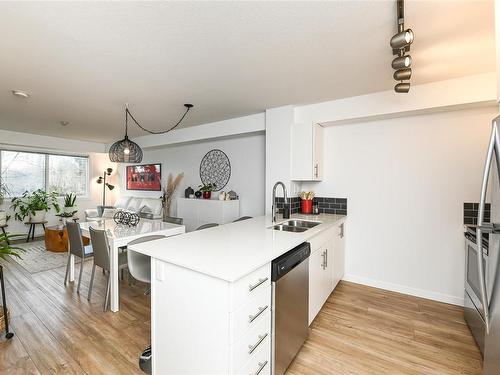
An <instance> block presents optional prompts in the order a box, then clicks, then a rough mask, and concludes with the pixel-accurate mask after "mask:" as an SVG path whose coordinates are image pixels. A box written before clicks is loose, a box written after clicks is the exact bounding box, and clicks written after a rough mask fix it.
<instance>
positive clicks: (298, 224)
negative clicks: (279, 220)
mask: <svg viewBox="0 0 500 375" xmlns="http://www.w3.org/2000/svg"><path fill="white" fill-rule="evenodd" d="M320 224H321V223H318V222H313V221H304V220H289V221H287V222H286V223H283V225H288V226H290V227H302V228H307V229H309V228H314V227H315V226H316V225H320Z"/></svg>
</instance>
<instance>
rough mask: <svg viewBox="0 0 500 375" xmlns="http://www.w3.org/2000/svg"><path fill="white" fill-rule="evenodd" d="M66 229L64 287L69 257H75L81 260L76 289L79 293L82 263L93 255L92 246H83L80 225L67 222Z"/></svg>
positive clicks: (67, 273) (66, 279)
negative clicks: (66, 253) (66, 257)
mask: <svg viewBox="0 0 500 375" xmlns="http://www.w3.org/2000/svg"><path fill="white" fill-rule="evenodd" d="M66 229H67V231H68V242H69V252H68V264H67V265H66V275H65V276H64V285H65V286H66V283H67V281H68V275H69V267H70V258H71V256H70V255H74V256H77V257H79V258H80V259H81V262H80V275H79V276H78V288H77V289H76V292H77V293H80V284H81V283H82V272H83V263H84V261H85V259H88V258H90V257H92V256H93V255H94V252H93V248H92V245H87V246H84V245H83V240H82V230H81V229H80V224H78V223H72V222H67V223H66Z"/></svg>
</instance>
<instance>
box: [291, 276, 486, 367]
mask: <svg viewBox="0 0 500 375" xmlns="http://www.w3.org/2000/svg"><path fill="white" fill-rule="evenodd" d="M481 362H482V361H481V354H480V352H479V349H478V348H477V346H476V344H475V342H474V339H473V337H472V335H471V334H470V332H469V329H468V327H467V325H466V323H465V321H464V317H463V311H462V308H460V307H457V306H453V305H448V304H444V303H439V302H434V301H429V300H426V299H422V298H417V297H411V296H407V295H404V294H399V293H393V292H388V291H384V290H381V289H376V288H370V287H367V286H363V285H358V284H352V283H347V282H341V283H340V284H339V286H338V287H337V288H336V289H335V291H334V292H333V293H332V294H331V295H330V298H329V299H328V301H327V302H326V304H325V306H323V309H322V310H321V312H320V313H319V314H318V316H317V317H316V319H315V320H314V322H313V323H312V324H311V328H310V331H309V339H308V340H307V341H306V343H305V344H304V346H303V347H302V350H301V351H300V353H299V354H298V355H297V357H296V358H295V360H294V362H293V363H292V364H291V366H290V367H289V369H288V372H287V375H299V374H300V375H307V374H377V375H380V374H425V375H427V374H429V375H432V374H436V375H438V374H439V375H445V374H471V375H479V374H481V373H482V369H481Z"/></svg>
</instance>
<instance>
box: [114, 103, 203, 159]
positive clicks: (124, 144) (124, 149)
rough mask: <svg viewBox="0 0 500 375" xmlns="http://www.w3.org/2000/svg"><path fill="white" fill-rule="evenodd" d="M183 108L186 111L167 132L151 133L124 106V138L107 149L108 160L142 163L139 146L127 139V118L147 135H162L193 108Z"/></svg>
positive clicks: (190, 106)
mask: <svg viewBox="0 0 500 375" xmlns="http://www.w3.org/2000/svg"><path fill="white" fill-rule="evenodd" d="M184 107H186V111H185V112H184V114H183V115H182V117H181V118H180V120H179V121H177V123H176V124H175V125H174V126H172V127H171V128H170V129H168V130H164V131H158V132H155V131H152V130H148V129H146V128H144V127H143V126H141V125H140V124H139V122H137V120H136V119H135V118H134V116H132V113H130V110H129V109H128V104H127V105H126V106H125V138H123V139H121V140H119V141H116V142H115V143H113V144H112V145H111V147H110V148H109V160H110V161H112V162H113V163H140V162H142V150H141V148H140V147H139V145H138V144H137V143H135V142H133V141H131V140H130V139H129V137H128V118H129V116H130V118H131V119H132V120H133V121H134V123H135V124H136V125H137V126H138V127H139V128H141V129H142V130H144V131H145V132H148V133H149V134H164V133H168V132H169V131H171V130H173V129H175V128H176V127H177V126H178V125H179V124H180V123H181V122H182V120H184V117H186V115H187V113H188V112H189V110H190V109H191V108H193V105H192V104H184Z"/></svg>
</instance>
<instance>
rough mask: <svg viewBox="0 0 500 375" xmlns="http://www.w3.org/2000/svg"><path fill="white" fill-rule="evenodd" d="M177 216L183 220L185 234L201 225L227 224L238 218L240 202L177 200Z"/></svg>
mask: <svg viewBox="0 0 500 375" xmlns="http://www.w3.org/2000/svg"><path fill="white" fill-rule="evenodd" d="M177 216H178V217H181V218H182V219H184V225H185V226H186V232H191V231H193V230H195V229H196V228H198V227H199V226H200V225H203V224H209V223H217V224H227V223H231V222H233V221H234V220H236V219H238V218H239V217H240V201H239V200H232V201H220V200H218V199H191V198H179V199H177Z"/></svg>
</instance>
